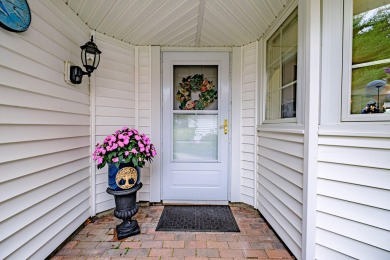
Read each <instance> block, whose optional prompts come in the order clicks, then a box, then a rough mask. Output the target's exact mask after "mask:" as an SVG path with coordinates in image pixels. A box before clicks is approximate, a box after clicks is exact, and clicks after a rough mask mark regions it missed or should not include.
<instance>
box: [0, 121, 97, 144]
mask: <svg viewBox="0 0 390 260" xmlns="http://www.w3.org/2000/svg"><path fill="white" fill-rule="evenodd" d="M26 127H28V135H26ZM81 136H88V137H89V126H58V125H28V126H26V125H0V144H2V143H16V142H29V141H36V140H47V139H57V138H58V139H62V138H70V137H81Z"/></svg>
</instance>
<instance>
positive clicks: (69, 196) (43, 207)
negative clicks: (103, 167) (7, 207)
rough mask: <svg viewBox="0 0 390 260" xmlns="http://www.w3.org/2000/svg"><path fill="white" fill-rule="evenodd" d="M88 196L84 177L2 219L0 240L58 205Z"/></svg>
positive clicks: (86, 181)
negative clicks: (40, 201)
mask: <svg viewBox="0 0 390 260" xmlns="http://www.w3.org/2000/svg"><path fill="white" fill-rule="evenodd" d="M80 192H81V193H80ZM88 196H89V183H88V179H84V180H82V181H80V182H78V183H76V184H75V185H72V186H70V187H68V188H66V189H65V192H64V193H57V194H55V195H53V196H51V197H49V198H47V199H46V200H44V201H43V202H42V203H39V204H36V205H34V206H32V207H30V208H28V209H25V210H24V211H22V212H20V213H19V214H17V215H15V216H13V217H12V218H8V219H6V220H4V221H3V222H2V223H1V224H0V227H1V230H2V232H1V234H0V241H4V240H5V239H6V238H8V237H10V236H12V235H13V234H15V233H16V232H18V231H20V232H23V230H24V228H25V227H26V226H29V225H31V223H34V221H36V220H37V219H41V218H42V217H43V216H45V215H46V214H47V213H49V212H51V211H53V210H55V209H56V208H58V205H61V204H63V203H66V202H67V201H69V200H74V199H76V200H84V199H85V198H87V197H88Z"/></svg>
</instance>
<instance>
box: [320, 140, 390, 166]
mask: <svg viewBox="0 0 390 260" xmlns="http://www.w3.org/2000/svg"><path fill="white" fill-rule="evenodd" d="M368 154H369V155H370V156H367V155H368ZM348 155H349V156H348ZM372 158H375V160H373V159H372ZM318 160H319V161H322V162H333V163H340V164H350V165H359V166H366V167H373V168H383V169H390V162H389V151H388V150H385V149H369V148H356V147H336V146H325V145H321V146H319V150H318Z"/></svg>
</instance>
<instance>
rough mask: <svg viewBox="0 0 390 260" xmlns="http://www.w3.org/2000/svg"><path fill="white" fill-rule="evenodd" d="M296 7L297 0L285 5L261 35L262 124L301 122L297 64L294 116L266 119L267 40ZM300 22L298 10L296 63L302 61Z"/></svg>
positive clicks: (300, 89)
mask: <svg viewBox="0 0 390 260" xmlns="http://www.w3.org/2000/svg"><path fill="white" fill-rule="evenodd" d="M297 7H298V1H297V0H294V1H292V2H291V4H290V5H289V6H288V7H286V9H285V10H284V12H283V13H282V14H281V15H280V18H279V19H278V21H277V22H276V23H274V24H273V25H272V26H271V27H270V28H269V29H268V31H267V32H266V33H265V34H264V37H263V44H262V51H261V52H260V53H262V57H264V59H263V60H262V66H261V67H262V70H261V71H260V74H261V78H262V80H261V81H260V84H261V85H262V88H261V91H259V94H260V99H259V100H260V101H261V104H262V107H261V110H262V111H261V112H260V113H261V115H260V117H259V118H260V119H261V122H260V123H261V124H264V125H271V124H278V125H282V124H283V125H284V126H286V127H288V126H295V125H297V124H302V123H303V104H302V100H303V96H302V94H303V86H302V80H301V75H300V74H301V69H300V68H299V65H298V71H297V80H296V83H297V90H296V91H297V92H296V116H295V117H293V118H280V119H266V106H267V88H268V79H267V68H266V58H265V57H267V41H268V40H269V39H270V38H271V37H272V35H273V34H274V33H275V32H276V31H277V30H278V29H279V28H280V26H281V25H282V24H283V22H284V21H286V19H287V18H288V17H289V16H290V14H291V13H292V12H293V11H294V10H295V9H296V8H297ZM299 25H300V22H299V12H298V50H297V54H298V57H297V59H298V64H301V63H302V59H301V57H300V53H302V52H301V49H300V48H301V47H300V46H302V44H301V38H302V37H301V36H302V33H301V30H300V26H299ZM259 127H261V126H259Z"/></svg>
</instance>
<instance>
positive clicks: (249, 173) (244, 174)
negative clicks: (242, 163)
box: [241, 169, 254, 179]
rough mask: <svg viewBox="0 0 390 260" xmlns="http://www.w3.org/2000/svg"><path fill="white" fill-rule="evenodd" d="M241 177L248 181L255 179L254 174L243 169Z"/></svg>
mask: <svg viewBox="0 0 390 260" xmlns="http://www.w3.org/2000/svg"><path fill="white" fill-rule="evenodd" d="M241 177H243V178H248V179H254V172H253V171H249V170H245V169H242V173H241Z"/></svg>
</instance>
